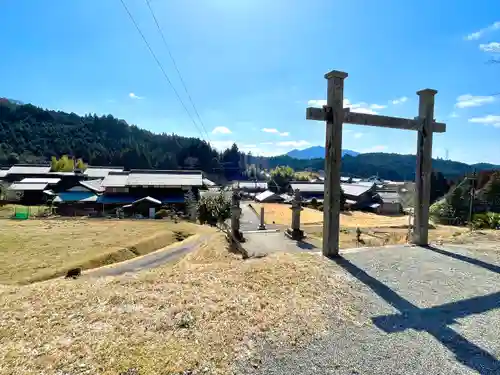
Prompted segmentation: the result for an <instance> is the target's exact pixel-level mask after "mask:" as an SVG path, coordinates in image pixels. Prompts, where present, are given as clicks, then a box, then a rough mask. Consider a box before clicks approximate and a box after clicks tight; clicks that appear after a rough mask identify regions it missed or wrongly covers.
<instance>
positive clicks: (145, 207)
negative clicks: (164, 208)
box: [123, 196, 162, 219]
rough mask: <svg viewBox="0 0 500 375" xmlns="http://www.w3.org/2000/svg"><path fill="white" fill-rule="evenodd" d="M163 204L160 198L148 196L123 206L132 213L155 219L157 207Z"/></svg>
mask: <svg viewBox="0 0 500 375" xmlns="http://www.w3.org/2000/svg"><path fill="white" fill-rule="evenodd" d="M161 204H162V203H161V201H160V200H158V199H155V198H152V197H149V196H148V197H144V198H141V199H138V200H136V201H134V202H132V203H130V204H127V205H125V206H123V209H124V210H125V212H127V213H129V214H132V215H141V216H142V217H149V218H150V219H154V218H155V215H156V209H157V208H158V207H160V206H161Z"/></svg>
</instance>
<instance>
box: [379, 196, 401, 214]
mask: <svg viewBox="0 0 500 375" xmlns="http://www.w3.org/2000/svg"><path fill="white" fill-rule="evenodd" d="M378 197H379V203H380V206H379V207H378V208H377V212H378V213H379V214H383V215H397V214H400V213H402V212H403V206H402V205H401V198H400V196H399V194H398V192H397V191H384V192H382V191H380V192H379V193H378Z"/></svg>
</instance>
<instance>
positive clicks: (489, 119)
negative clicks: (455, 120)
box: [469, 115, 500, 128]
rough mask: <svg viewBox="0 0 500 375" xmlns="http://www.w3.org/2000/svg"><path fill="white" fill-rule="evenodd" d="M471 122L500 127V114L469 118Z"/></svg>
mask: <svg viewBox="0 0 500 375" xmlns="http://www.w3.org/2000/svg"><path fill="white" fill-rule="evenodd" d="M469 122H473V123H476V124H483V125H492V126H494V127H496V128H500V116H495V115H487V116H484V117H473V118H470V119H469Z"/></svg>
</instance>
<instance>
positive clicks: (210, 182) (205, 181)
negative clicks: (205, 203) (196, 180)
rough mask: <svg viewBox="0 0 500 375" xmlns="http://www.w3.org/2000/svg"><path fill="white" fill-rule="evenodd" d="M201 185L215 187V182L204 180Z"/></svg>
mask: <svg viewBox="0 0 500 375" xmlns="http://www.w3.org/2000/svg"><path fill="white" fill-rule="evenodd" d="M203 184H204V185H206V186H215V185H216V183H215V182H213V181H211V180H209V179H208V178H204V179H203Z"/></svg>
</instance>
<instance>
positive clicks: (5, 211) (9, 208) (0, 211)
mask: <svg viewBox="0 0 500 375" xmlns="http://www.w3.org/2000/svg"><path fill="white" fill-rule="evenodd" d="M16 209H17V210H20V211H23V212H25V211H28V210H29V212H30V216H31V217H34V216H37V215H38V214H39V213H41V212H44V211H46V210H49V209H50V207H49V206H29V207H28V206H22V205H16V204H6V205H3V206H0V218H2V219H6V218H10V217H12V216H14V212H15V211H16Z"/></svg>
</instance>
